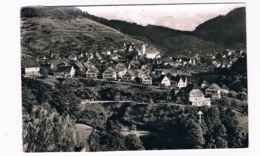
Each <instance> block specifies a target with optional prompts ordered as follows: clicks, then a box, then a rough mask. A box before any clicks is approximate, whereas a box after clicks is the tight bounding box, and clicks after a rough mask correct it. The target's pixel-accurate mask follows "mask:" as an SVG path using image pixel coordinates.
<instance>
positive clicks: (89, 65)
mask: <svg viewBox="0 0 260 156" xmlns="http://www.w3.org/2000/svg"><path fill="white" fill-rule="evenodd" d="M83 65H84V66H85V67H86V69H87V71H94V72H98V69H97V68H96V67H95V65H93V64H92V63H91V62H89V61H87V62H85V63H83Z"/></svg>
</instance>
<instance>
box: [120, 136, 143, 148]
mask: <svg viewBox="0 0 260 156" xmlns="http://www.w3.org/2000/svg"><path fill="white" fill-rule="evenodd" d="M125 145H126V147H127V149H128V150H144V147H143V145H142V142H141V141H140V139H139V138H138V137H137V136H136V135H128V136H126V138H125Z"/></svg>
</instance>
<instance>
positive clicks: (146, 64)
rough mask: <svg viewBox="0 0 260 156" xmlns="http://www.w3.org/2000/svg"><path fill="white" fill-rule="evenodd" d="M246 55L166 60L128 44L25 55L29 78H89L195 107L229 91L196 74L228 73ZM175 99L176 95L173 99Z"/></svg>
mask: <svg viewBox="0 0 260 156" xmlns="http://www.w3.org/2000/svg"><path fill="white" fill-rule="evenodd" d="M240 57H241V58H243V57H246V52H245V51H242V50H239V51H236V50H230V49H226V50H225V51H224V52H219V53H215V54H206V55H202V54H201V55H200V54H196V55H194V56H192V57H191V56H186V57H175V58H174V57H172V56H161V54H160V52H158V51H154V49H153V48H151V47H150V45H148V44H144V43H143V44H141V45H135V43H133V42H130V43H124V44H123V45H122V46H121V47H120V48H119V49H111V50H108V51H103V52H100V51H95V52H85V53H82V52H72V53H71V54H70V55H68V56H66V57H61V56H60V55H59V54H57V53H52V54H49V56H37V57H33V56H28V55H22V75H23V76H24V77H34V78H37V77H41V78H42V77H50V78H55V79H56V78H57V79H58V78H60V79H61V78H63V79H65V78H66V79H71V78H72V79H73V78H85V79H91V80H94V81H103V82H107V83H122V84H125V85H136V86H141V87H148V88H149V87H150V88H159V89H161V90H166V91H168V94H169V95H168V96H167V100H172V101H174V102H176V103H178V104H185V105H187V104H188V105H192V106H196V107H201V106H208V107H210V106H211V101H212V100H216V99H221V97H222V96H225V95H227V94H228V93H229V92H230V89H229V87H227V85H226V84H223V83H222V84H216V83H214V82H211V83H210V82H207V81H205V80H202V81H200V82H198V81H197V80H195V79H194V78H193V77H192V74H193V73H198V72H199V71H198V70H200V72H201V71H207V70H210V69H229V68H231V67H232V64H233V63H235V62H236V60H237V59H238V58H240ZM172 94H173V95H172Z"/></svg>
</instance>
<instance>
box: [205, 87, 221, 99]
mask: <svg viewBox="0 0 260 156" xmlns="http://www.w3.org/2000/svg"><path fill="white" fill-rule="evenodd" d="M205 94H206V96H208V97H211V98H213V99H220V98H221V88H220V87H219V86H218V85H217V84H215V83H213V84H211V86H209V87H208V88H207V89H206V90H205Z"/></svg>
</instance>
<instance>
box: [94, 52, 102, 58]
mask: <svg viewBox="0 0 260 156" xmlns="http://www.w3.org/2000/svg"><path fill="white" fill-rule="evenodd" d="M95 55H96V58H97V59H99V60H101V59H102V56H101V55H100V54H99V53H98V52H96V54H95Z"/></svg>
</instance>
